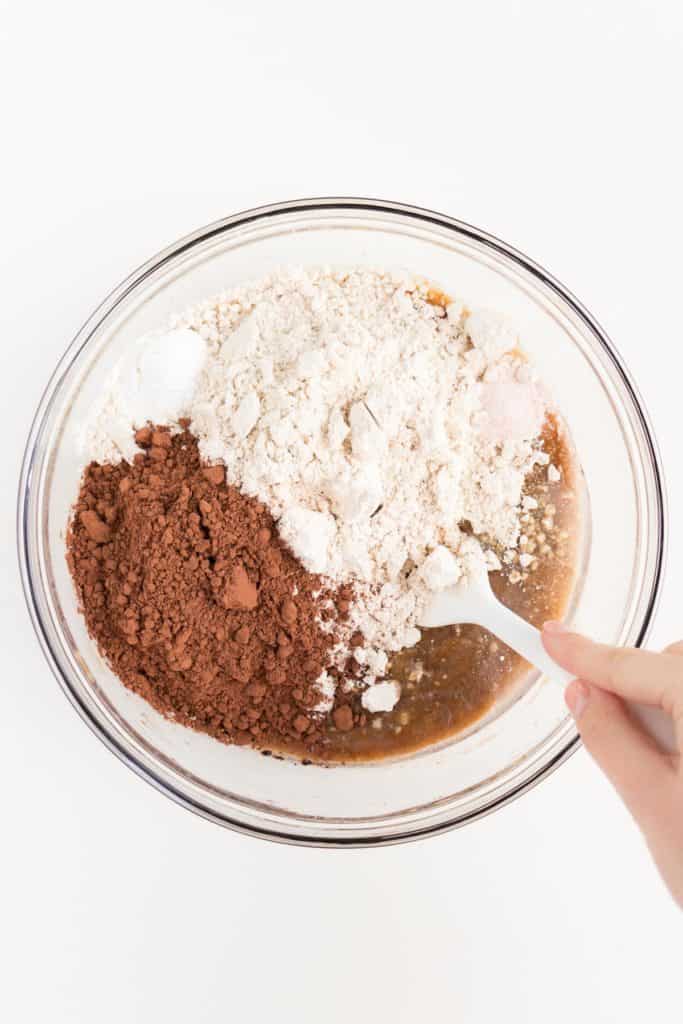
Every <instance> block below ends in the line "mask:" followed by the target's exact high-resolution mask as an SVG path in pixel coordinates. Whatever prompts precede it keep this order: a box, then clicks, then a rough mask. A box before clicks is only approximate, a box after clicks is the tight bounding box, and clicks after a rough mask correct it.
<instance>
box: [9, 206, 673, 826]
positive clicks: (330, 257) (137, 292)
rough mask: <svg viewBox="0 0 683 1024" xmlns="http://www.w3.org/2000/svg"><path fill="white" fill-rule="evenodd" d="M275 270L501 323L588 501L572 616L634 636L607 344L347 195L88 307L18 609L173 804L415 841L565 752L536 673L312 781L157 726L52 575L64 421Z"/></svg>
mask: <svg viewBox="0 0 683 1024" xmlns="http://www.w3.org/2000/svg"><path fill="white" fill-rule="evenodd" d="M285 263H298V264H321V263H322V264H359V263H364V264H374V265H380V266H390V267H405V268H408V269H410V270H411V271H413V272H414V273H416V274H419V275H421V276H424V277H427V278H429V279H432V280H433V281H435V282H437V283H439V284H440V285H441V287H443V289H444V290H445V291H446V292H447V293H449V294H451V295H453V296H462V297H464V298H466V299H467V301H468V302H469V303H470V304H478V305H484V306H490V307H493V308H495V309H498V310H501V311H503V312H505V313H507V314H508V315H509V316H510V317H511V318H512V319H513V320H514V321H515V322H516V324H517V325H518V327H519V330H520V334H521V336H522V338H523V342H524V346H525V348H526V349H527V350H528V351H529V353H530V354H531V356H532V357H533V359H534V360H535V362H536V364H537V366H538V367H539V369H540V372H541V373H542V375H543V377H544V378H545V380H546V382H547V383H548V385H549V386H550V388H551V389H552V391H553V393H554V395H555V398H556V400H557V403H558V405H559V407H560V409H561V410H562V411H563V413H564V416H565V417H566V419H567V421H568V423H569V426H570V429H571V432H572V435H573V438H574V441H575V444H576V448H577V452H578V457H579V460H580V462H581V464H582V466H583V471H584V473H585V478H586V484H587V489H588V494H589V497H590V506H591V532H592V544H591V546H590V552H589V557H588V561H587V565H586V570H585V576H584V578H583V580H582V585H581V588H580V595H579V598H578V601H577V604H576V607H575V610H574V615H573V619H574V622H575V623H576V625H577V627H579V628H580V627H582V626H583V627H585V628H586V629H588V630H592V631H599V632H600V634H601V636H602V638H603V639H605V640H609V641H612V642H614V643H628V644H635V645H637V644H640V643H641V642H642V641H643V640H644V638H645V636H646V634H647V631H648V628H649V626H650V622H651V619H652V614H653V610H654V606H655V602H656V599H657V594H658V590H659V585H660V577H661V568H662V557H663V544H664V501H663V494H662V479H661V471H660V466H659V460H658V456H657V453H656V449H655V444H654V441H653V436H652V431H651V429H650V426H649V424H648V420H647V416H646V414H645V412H644V410H643V405H642V402H641V400H640V398H639V397H638V394H637V392H636V390H635V388H634V386H633V384H632V382H631V380H630V378H629V376H628V374H627V372H626V370H625V369H624V367H623V365H622V363H621V361H620V359H619V357H618V356H617V354H616V352H615V350H614V347H613V346H612V344H611V343H610V342H609V340H608V339H607V337H606V336H605V333H604V331H603V330H602V329H601V328H600V327H599V326H598V324H597V323H596V322H595V320H594V319H593V318H592V317H591V316H590V314H589V313H587V312H586V310H585V309H583V307H582V306H581V305H580V304H579V303H578V302H577V300H576V299H575V298H574V297H573V296H572V295H571V294H570V293H569V292H568V291H567V290H566V289H565V288H563V287H562V286H561V285H560V284H559V283H558V282H557V281H555V280H553V278H552V277H550V275H548V274H547V273H546V272H545V271H544V270H542V269H541V268H540V267H539V266H537V265H536V264H534V263H532V262H531V260H529V259H527V258H526V257H525V256H523V255H522V254H521V253H519V252H516V251H515V250H514V249H512V248H511V247H510V246H508V245H505V244H504V243H503V242H500V241H499V240H498V239H496V238H493V237H492V236H490V235H486V234H484V233H483V232H481V231H478V230H476V229H474V228H472V227H470V226H469V225H467V224H463V223H460V222H459V221H456V220H453V219H451V218H449V217H444V216H442V215H439V214H436V213H432V212H429V211H427V210H421V209H416V208H412V207H407V206H401V205H399V204H396V203H384V202H375V201H368V200H361V199H316V200H307V201H299V202H291V203H283V204H279V205H275V206H269V207H263V208H261V209H257V210H251V211H249V212H247V213H242V214H238V215H236V216H234V217H228V218H226V219H225V220H222V221H219V222H218V223H216V224H212V225H210V226H209V227H207V228H204V229H202V230H200V231H197V232H196V233H195V234H193V235H191V236H189V237H187V238H184V239H182V240H181V241H180V242H178V243H177V244H176V245H173V246H171V247H170V248H168V249H166V250H165V251H164V252H162V253H160V254H159V255H158V256H156V257H154V259H152V260H150V261H149V262H148V263H146V264H145V265H144V266H143V267H141V268H140V269H139V270H137V271H136V272H135V273H133V274H132V275H131V276H130V277H129V278H128V279H127V280H126V281H124V282H123V283H122V284H121V285H120V286H119V287H118V288H117V289H116V290H115V291H114V292H112V294H111V295H110V296H109V297H108V298H107V299H105V301H104V302H103V303H102V305H101V306H100V307H99V309H97V310H96V311H95V312H94V313H93V315H92V316H91V317H90V319H89V320H88V322H87V323H86V324H85V325H84V327H83V328H82V330H81V331H80V332H79V334H78V336H77V337H76V338H75V340H74V341H73V343H72V344H71V346H70V347H69V349H68V350H67V352H66V353H65V355H64V357H63V358H62V360H61V362H60V363H59V365H58V367H57V369H56V370H55V372H54V374H53V376H52V379H51V380H50V383H49V385H48V387H47V390H46V392H45V395H44V397H43V400H42V402H41V404H40V407H39V409H38V412H37V414H36V417H35V422H34V424H33V428H32V430H31V433H30V436H29V439H28V444H27V449H26V456H25V461H24V467H23V472H22V477H21V485H20V494H19V522H18V535H19V558H20V564H21V572H22V577H23V583H24V588H25V592H26V599H27V602H28V606H29V609H30V613H31V616H32V619H33V623H34V626H35V629H36V632H37V634H38V637H39V639H40V642H41V644H42V647H43V650H44V651H45V655H46V657H47V659H48V661H49V663H50V665H51V667H52V669H53V671H54V673H55V675H56V677H57V679H58V681H59V683H60V685H61V686H62V688H63V689H64V691H65V693H66V695H67V696H68V698H69V700H70V701H71V702H72V704H73V705H74V707H75V708H76V709H77V711H78V712H79V714H80V715H81V717H82V718H83V719H84V721H85V722H87V723H88V725H89V726H90V727H91V729H93V731H94V732H95V733H96V734H97V735H98V736H99V737H100V738H101V739H102V741H103V742H104V743H106V744H107V746H108V747H109V748H110V749H111V750H112V751H114V753H116V754H117V755H118V756H119V757H120V758H121V760H123V761H124V762H125V763H126V764H128V765H130V767H131V768H132V769H133V770H134V771H135V772H137V773H138V775H140V776H141V777H142V778H144V779H146V780H147V781H148V782H151V783H152V785H154V786H156V787H157V788H158V789H159V790H160V791H161V792H163V793H166V794H167V795H168V796H170V797H172V798H173V799H174V800H176V801H177V802H178V803H180V804H182V805H183V806H184V807H187V808H189V809H191V810H193V811H195V812H197V813H198V814H200V815H202V816H204V817H206V818H208V819H210V820H212V821H215V822H217V823H219V824H221V825H226V826H228V827H231V828H235V829H239V830H241V831H244V832H247V833H250V834H252V835H259V836H265V837H268V838H271V839H278V840H283V841H288V842H295V843H307V844H319V845H329V846H360V845H372V844H380V843H391V842H398V841H402V840H408V839H415V838H417V837H419V836H426V835H431V834H434V833H436V832H439V831H442V830H444V829H447V828H452V827H454V826H456V825H462V824H464V823H465V822H467V821H471V820H473V819H475V818H477V817H480V816H481V815H484V814H487V813H489V812H490V811H492V810H495V809H496V808H498V807H501V806H502V805H503V804H505V803H507V802H508V801H510V800H512V799H513V798H514V797H517V796H519V795H520V794H521V793H523V792H524V791H525V790H526V789H528V788H529V787H530V786H532V785H534V784H535V783H537V782H538V781H540V779H542V778H543V777H544V776H546V775H548V774H549V773H550V772H551V771H553V769H554V768H556V767H557V766H558V765H559V764H560V763H561V762H562V761H563V760H564V759H565V758H566V757H568V756H569V754H570V753H571V752H572V751H573V750H574V749H575V748H576V746H577V743H578V739H577V734H576V731H575V729H574V726H573V723H572V721H571V719H570V718H569V717H568V716H567V713H566V709H565V705H564V701H563V696H562V692H561V690H560V688H559V687H557V686H556V685H554V684H553V683H552V682H550V681H548V680H544V679H539V680H537V681H535V682H534V683H533V684H532V685H531V686H530V687H529V688H528V689H526V691H525V692H523V693H522V695H521V696H519V697H518V699H517V700H516V701H515V702H514V703H512V705H511V706H509V707H508V708H507V709H506V710H505V712H504V713H503V714H500V715H498V716H494V717H489V718H487V719H485V720H484V721H483V723H481V724H480V726H479V728H477V729H475V730H474V731H472V732H470V733H469V734H468V735H465V736H463V737H461V738H456V739H455V740H454V741H453V742H450V743H448V744H446V745H444V746H441V747H440V748H439V749H431V750H426V751H424V752H422V753H420V754H419V755H416V756H414V757H410V758H407V759H403V760H399V761H395V762H392V763H377V764H369V765H354V766H345V767H334V768H323V767H318V766H313V765H301V764H296V763H293V762H288V761H280V760H276V759H274V758H267V757H263V756H261V755H259V754H258V753H256V752H254V751H252V750H248V749H244V748H241V747H228V746H224V745H222V744H220V743H218V742H217V741H215V740H213V739H211V738H210V737H208V736H204V735H200V734H197V733H193V732H191V731H189V730H186V729H184V728H182V727H181V726H178V725H176V724H174V723H172V722H169V721H166V720H165V719H163V718H162V717H161V716H160V715H158V714H157V713H156V712H155V711H154V710H152V708H150V707H149V706H148V705H147V704H145V703H144V702H143V701H142V700H141V699H140V698H139V697H138V696H136V695H135V694H133V693H130V692H129V691H128V690H126V689H125V688H124V687H123V685H122V684H121V683H120V682H119V681H118V680H117V679H116V677H115V676H114V675H113V673H112V672H111V671H110V669H109V668H108V667H107V665H106V664H105V663H104V662H103V660H102V658H101V657H100V656H99V654H98V652H97V650H96V648H95V645H94V644H93V643H92V641H91V640H90V638H89V637H88V635H87V633H86V630H85V628H84V625H83V621H82V619H81V617H80V615H79V614H78V611H77V607H76V600H75V595H74V591H73V587H72V584H71V580H70V577H69V575H68V572H67V568H66V563H65V557H64V555H65V540H64V537H65V526H66V523H67V519H68V515H69V509H70V506H71V504H72V502H73V501H74V498H75V496H76V493H77V487H78V481H79V476H80V471H81V462H80V459H79V456H78V453H77V448H76V435H77V430H78V425H79V423H80V422H81V421H82V419H83V416H84V413H85V411H86V410H87V409H88V408H89V406H90V404H91V403H92V401H93V399H94V398H95V397H96V396H97V395H98V393H99V392H100V391H101V389H102V387H103V382H104V381H105V379H106V376H107V374H108V372H109V370H110V369H111V367H112V366H113V365H114V364H115V363H116V362H117V361H118V360H119V358H120V356H121V353H122V351H123V350H124V348H125V346H127V345H129V344H131V343H132V342H133V341H134V340H135V339H136V338H137V337H139V336H140V335H141V334H143V333H144V332H145V331H147V330H149V329H151V328H154V327H157V326H159V325H161V324H163V322H164V321H165V320H166V317H167V316H168V314H170V313H172V312H175V311H178V310H181V309H183V307H185V306H186V305H187V304H190V303H192V302H194V301H197V300H200V299H203V298H206V297H208V296H210V295H212V294H213V293H215V292H218V291H220V290H221V289H222V288H224V287H226V286H230V285H234V284H238V283H240V282H242V281H244V280H245V279H248V278H258V277H261V276H263V275H265V274H267V273H268V272H270V271H271V270H273V269H274V268H275V267H276V266H278V265H281V264H285Z"/></svg>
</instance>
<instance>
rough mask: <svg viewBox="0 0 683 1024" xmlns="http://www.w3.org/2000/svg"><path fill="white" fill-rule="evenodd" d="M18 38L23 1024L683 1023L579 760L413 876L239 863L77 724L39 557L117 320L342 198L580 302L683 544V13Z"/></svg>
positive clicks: (10, 967)
mask: <svg viewBox="0 0 683 1024" xmlns="http://www.w3.org/2000/svg"><path fill="white" fill-rule="evenodd" d="M0 7H1V10H0V25H1V26H2V28H0V33H1V35H0V45H1V47H2V50H1V52H0V88H1V90H2V95H3V100H4V102H3V133H2V135H3V142H4V143H5V145H4V147H3V148H4V155H3V163H2V175H3V190H2V219H1V222H2V225H3V238H2V256H0V260H1V261H2V279H3V287H2V295H3V306H2V335H3V337H2V341H3V344H2V349H1V358H2V367H1V369H2V381H3V408H4V414H5V415H4V424H3V433H4V438H5V444H4V457H3V459H2V469H1V473H2V476H1V481H2V493H3V498H4V501H3V505H2V516H3V519H2V537H3V538H4V539H3V544H2V548H1V557H2V569H3V578H4V579H5V581H6V584H5V586H4V587H3V590H2V631H3V649H4V651H5V655H6V660H5V664H4V666H3V668H4V671H3V677H4V687H3V693H4V700H5V704H4V709H3V714H2V717H1V718H0V770H1V771H2V777H3V780H4V787H3V789H4V793H3V797H4V799H3V826H4V828H3V838H2V842H1V844H0V869H1V872H2V873H1V876H0V877H1V879H2V880H1V881H0V907H1V910H2V926H1V927H0V964H2V972H1V973H2V984H1V985H0V1013H1V1015H2V1017H3V1019H5V1020H8V1021H11V1022H12V1024H23V1022H25V1021H26V1022H28V1021H31V1022H32V1021H39V1020H40V1021H42V1020H45V1021H48V1020H49V1021H50V1022H51V1024H58V1022H66V1021H68V1022H70V1024H71V1022H81V1021H83V1022H90V1021H91V1020H97V1021H98V1022H101V1024H109V1022H115V1021H116V1022H118V1021H121V1020H127V1021H136V1022H137V1021H140V1022H142V1021H169V1022H185V1021H187V1020H192V1021H193V1022H196V1024H202V1022H205V1021H211V1022H213V1021H222V1020H225V1019H247V1020H259V1021H261V1020H267V1019H269V1018H271V1017H272V1018H273V1019H275V1020H282V1019H284V1020H292V1021H313V1020H319V1019H320V1018H321V1017H324V1019H325V1020H326V1021H327V1022H329V1024H334V1022H336V1021H346V1020H348V1019H349V1018H352V1019H356V1020H364V1019H370V1017H371V1015H380V1017H379V1019H392V1020H394V1021H409V1020H411V1021H412V1020H414V1019H425V1020H441V1019H452V1020H459V1021H460V1020H462V1021H467V1022H468V1024H479V1022H486V1024H488V1022H490V1021H499V1020H513V1021H523V1022H525V1024H536V1022H538V1024H545V1022H546V1021H548V1020H551V1019H552V1020H553V1022H554V1024H565V1022H567V1024H568V1022H570V1021H571V1022H574V1021H583V1020H586V1021H590V1022H591V1024H602V1022H613V1021H619V1022H620V1024H631V1022H633V1024H635V1022H640V1021H641V1020H643V1019H659V1018H661V1019H675V1018H676V1016H677V1014H680V1007H679V1003H680V985H679V983H678V977H679V973H680V950H681V941H682V939H683V926H682V923H681V922H682V919H681V917H680V915H679V913H678V912H677V911H676V910H675V909H674V908H673V906H672V905H671V904H670V902H669V900H668V897H667V896H666V894H665V892H664V890H663V888H662V886H661V884H660V882H659V881H658V879H657V877H656V876H655V874H654V872H653V869H652V868H651V866H650V863H649V859H648V856H647V853H646V851H645V849H644V848H643V845H642V843H641V841H640V839H639V837H638V834H637V833H636V831H635V829H634V827H633V826H632V825H631V823H630V821H629V819H628V817H627V815H626V813H625V812H624V811H623V809H622V808H621V806H620V805H619V803H618V802H617V800H616V798H615V797H614V796H613V794H612V792H611V791H610V789H609V787H608V785H607V783H606V782H605V781H604V780H603V779H602V778H600V777H599V776H598V774H597V773H596V771H595V770H594V769H593V767H592V765H591V764H590V763H589V761H588V758H587V757H586V755H585V754H584V753H583V752H582V753H580V754H578V755H577V756H576V757H574V758H573V760H572V761H571V762H570V763H569V764H567V765H565V766H564V767H563V768H562V769H561V770H560V771H559V772H557V773H556V774H555V775H554V776H553V777H552V778H551V779H550V780H549V781H547V782H546V783H545V784H543V785H542V786H541V787H539V788H537V789H536V790H535V791H534V792H533V793H531V794H529V795H528V796H526V797H525V798H524V799H523V800H521V801H519V802H518V803H516V804H514V805H513V806H511V807H509V808H507V809H506V810H504V811H502V812H500V813H499V814H497V815H496V816H494V817H491V818H488V819H486V820H485V821H483V822H480V823H478V824H476V825H474V826H471V827H469V828H467V829H465V830H462V831H460V832H456V833H453V834H451V835H448V836H445V837H443V838H440V839H433V840H430V841H428V842H424V843H418V844H415V845H411V846H404V847H397V848H393V849H387V850H379V851H367V852H361V853H346V854H345V853H331V852H326V851H316V850H299V849H290V848H285V847H277V846H273V845H267V844H265V843H258V842H256V841H254V840H249V839H245V838H241V837H237V836H234V835H232V834H230V833H227V832H223V831H221V830H219V829H218V828H216V827H213V826H210V825H208V824H206V823H204V822H202V821H200V820H198V819H196V818H194V817H192V816H191V815H189V814H188V813H187V812H186V811H183V810H181V809H179V808H177V807H175V806H174V805H173V804H171V803H170V802H168V801H166V800H164V799H163V798H162V797H160V796H159V795H157V794H156V793H155V792H154V791H153V790H152V789H151V788H149V787H147V786H145V785H144V784H143V783H142V782H140V781H139V780H138V779H137V778H136V777H135V776H134V775H133V774H132V773H130V772H129V771H127V770H126V769H125V768H124V767H123V766H122V765H121V764H120V763H119V762H118V761H116V760H115V759H114V758H113V757H112V755H110V754H109V753H108V752H107V751H106V750H105V749H104V748H103V747H102V746H101V745H99V743H98V742H97V741H96V740H95V739H94V738H93V737H92V736H91V735H90V733H89V732H88V731H87V729H86V728H85V726H83V725H82V723H81V722H80V720H79V719H78V718H77V716H76V715H75V713H74V712H73V711H72V710H71V708H70V707H69V706H68V704H67V702H66V700H65V699H64V697H63V696H62V695H61V693H60V691H59V690H58V688H57V685H56V683H55V682H54V680H53V679H52V677H51V675H50V673H49V671H48V669H47V667H46V665H45V662H44V661H43V658H42V655H41V653H40V651H39V650H38V647H37V644H36V642H35V640H34V637H33V634H32V631H31V628H30V626H29V623H28V617H27V614H26V612H25V609H24V606H23V600H22V599H21V597H20V592H19V586H18V579H17V572H16V567H15V556H14V549H13V544H12V539H11V538H12V535H13V530H14V522H13V519H14V508H13V505H14V491H15V482H16V477H17V474H18V468H19V462H20V457H21V450H22V447H23V442H24V438H25V435H26V432H27V430H28V425H29V421H30V418H31V415H32V411H33V408H34V406H35V404H36V402H37V400H38V396H39V394H40V392H41V390H42V388H43V386H44V384H45V382H46V378H47V375H48V372H49V370H50V368H51V366H52V365H53V363H54V362H55V360H56V358H57V356H58V355H59V354H60V353H61V352H62V350H63V349H64V347H65V346H66V344H67V342H68V341H69V339H70V337H71V336H72V335H73V333H74V332H75V330H76V328H77V327H78V325H79V324H80V322H81V321H82V320H83V319H84V318H85V316H86V315H87V314H88V313H89V312H90V310H91V309H92V308H93V306H94V305H95V304H96V303H97V301H99V299H100V298H101V297H102V295H103V294H104V293H105V292H106V291H107V290H108V289H109V288H110V287H111V286H112V285H113V284H115V283H116V282H117V281H118V280H119V279H120V278H121V277H122V276H123V275H124V274H125V273H127V272H128V270H129V269H130V268H131V267H133V266H135V265H136V264H137V263H139V262H140V261H142V260H143V259H144V258H146V257H147V256H148V255H150V254H152V253H153V252H155V251H156V250H157V249H159V248H160V247H162V246H163V245H165V244H166V243H168V242H170V241H172V240H174V239H175V238H176V237H178V236H179V235H181V234H183V233H184V232H186V231H188V230H191V229H192V228H194V227H196V226H197V225H201V224H203V223H205V222H207V221H209V220H211V219H213V218H215V217H218V216H220V215H222V214H225V213H228V212H232V211H236V210H239V209H241V208H244V207H246V206H249V205H253V204H257V203H261V202H266V201H271V200H278V199H282V198H288V197H292V196H301V195H305V194H324V193H328V194H330V193H349V194H354V193H355V194H365V195H375V196H381V197H387V198H394V199H399V200H405V201H409V202H410V201H412V202H416V203H420V204H422V205H426V206H432V207H434V208H435V209H439V210H442V211H444V212H446V213H452V214H454V215H456V216H460V217H462V218H463V219H466V220H470V221H472V222H473V223H475V224H477V225H479V226H481V227H483V228H487V229H490V230H492V231H493V232H495V233H497V234H499V235H501V236H502V237H503V238H505V239H506V240H508V241H510V242H512V243H513V244H516V245H518V246H519V247H520V248H521V249H523V250H524V251H526V252H528V253H529V254H530V255H531V256H534V257H536V258H538V259H539V260H540V261H541V262H542V263H544V264H545V265H546V266H547V267H548V268H549V269H550V270H551V271H553V272H554V273H556V274H557V276H558V277H560V279H561V280H563V281H565V282H566V283H567V284H568V285H569V287H570V288H572V289H573V290H574V291H575V292H576V293H577V294H578V295H579V296H580V298H581V299H582V300H583V301H584V302H585V303H586V304H587V306H588V307H589V308H590V309H591V310H592V311H593V312H594V313H595V314H596V315H597V316H598V318H599V319H601V320H602V321H603V323H604V324H605V326H606V328H607V330H608V331H609V332H610V333H611V335H612V336H613V338H614V339H615V340H616V342H617V344H618V346H619V347H620V349H621V351H622V353H623V354H624V356H625V357H626V359H627V362H628V364H629V366H630V368H631V370H632V371H633V373H634V374H635V377H636V379H637V381H638V383H639V384H640V387H641V389H642V391H643V393H644V395H645V398H646V400H647V402H648V404H649V406H650V408H651V411H652V415H653V419H654V422H655V426H656V429H657V432H658V434H659V438H660V441H661V444H662V449H663V455H664V459H665V463H666V465H667V467H668V477H669V490H670V499H671V513H672V523H674V524H675V523H676V522H680V520H681V517H682V514H683V470H682V469H681V464H680V454H679V440H678V439H679V437H680V393H679V392H680V383H679V382H680V375H681V369H682V360H681V355H680V299H679V294H680V258H679V246H678V244H677V239H676V234H677V233H680V231H681V229H682V228H683V213H682V210H681V202H680V181H681V173H682V171H683V168H682V166H681V164H682V161H681V149H680V145H681V144H680V132H679V131H678V130H677V124H678V121H679V114H680V111H679V106H680V90H681V86H682V85H683V71H682V70H681V69H682V68H683V13H682V12H681V9H680V6H679V5H677V4H675V3H673V2H672V0H668V2H661V3H659V4H657V5H651V4H649V3H646V0H640V2H636V0H622V2H619V0H608V2H603V3H601V4H595V3H593V2H590V3H589V2H587V0H584V2H577V3H574V4H562V5H559V4H557V5H556V4H547V3H546V2H541V0H538V2H527V3H509V2H507V0H497V2H490V0H489V2H481V3H479V4H472V3H462V2H459V3H456V4H443V5H441V4H438V5H437V4H430V3H426V4H422V5H421V6H419V7H418V8H410V10H409V11H408V10H405V13H402V12H403V9H402V8H400V7H399V5H396V4H391V5H389V4H384V3H375V4H368V3H363V4H360V3H355V2H350V3H347V4H345V5H343V7H341V8H338V9H335V15H334V19H333V20H329V21H328V19H331V14H330V10H329V9H328V8H326V7H325V5H320V4H317V3H316V4H314V3H312V2H307V3H300V4H297V5H276V4H274V3H265V2H258V0H252V2H251V3H249V4H246V3H244V4H229V3H223V4H218V3H212V2H210V0H195V3H193V4H192V5H189V4H180V3H176V4H173V3H164V4H162V3H161V2H159V0H151V2H146V3H142V4H140V3H135V4H134V3H132V2H130V0H121V2H120V3H119V4H117V5H116V7H115V9H114V8H112V9H111V10H109V11H108V12H107V13H105V10H104V9H103V7H102V5H98V4H86V3H84V2H70V0H65V2H64V3H62V4H59V5H53V4H48V3H47V2H43V3H30V2H27V3H24V4H17V3H10V2H9V0H2V3H1V4H0ZM682 556H683V542H682V541H681V538H680V534H676V533H674V535H673V536H672V538H671V544H670V551H669V575H668V581H667V585H666V587H665V591H664V596H663V602H662V606H661V611H660V614H659V616H658V619H657V624H656V628H655V631H654V633H653V638H652V643H653V646H656V645H658V644H659V645H661V644H663V643H665V642H666V641H668V640H672V639H674V638H677V637H679V636H680V635H681V634H682V633H683V629H682V628H681V620H680V607H681V601H682V600H683V572H682V571H677V569H676V567H677V566H680V564H681V559H682Z"/></svg>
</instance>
